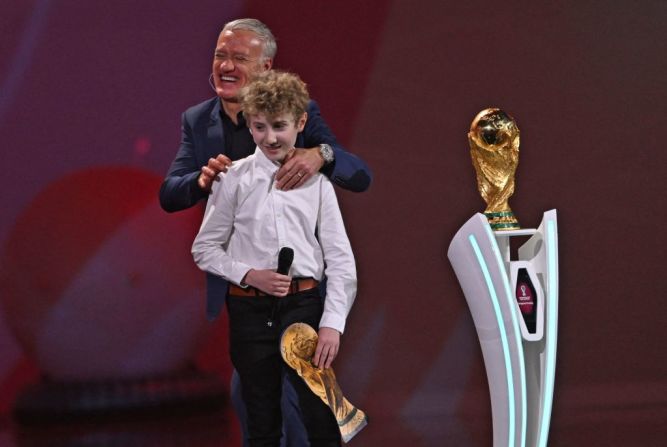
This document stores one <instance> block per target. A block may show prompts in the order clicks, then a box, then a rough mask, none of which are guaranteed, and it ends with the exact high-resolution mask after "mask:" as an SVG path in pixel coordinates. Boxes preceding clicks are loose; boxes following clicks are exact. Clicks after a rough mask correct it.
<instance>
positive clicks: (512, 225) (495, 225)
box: [489, 222, 521, 230]
mask: <svg viewBox="0 0 667 447" xmlns="http://www.w3.org/2000/svg"><path fill="white" fill-rule="evenodd" d="M489 225H490V226H491V228H492V229H494V230H500V229H503V228H504V229H507V228H510V229H518V228H521V227H519V225H517V224H516V223H511V222H509V223H489Z"/></svg>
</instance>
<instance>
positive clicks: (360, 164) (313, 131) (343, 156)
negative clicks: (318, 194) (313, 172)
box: [303, 101, 373, 192]
mask: <svg viewBox="0 0 667 447" xmlns="http://www.w3.org/2000/svg"><path fill="white" fill-rule="evenodd" d="M303 136H304V147H315V146H317V145H319V144H322V143H326V144H329V145H330V146H331V147H332V148H333V151H334V161H333V162H332V163H331V164H329V165H327V166H324V167H323V168H322V170H321V172H322V174H324V175H325V176H327V177H328V178H329V180H331V181H332V182H333V183H334V184H336V185H338V186H340V187H341V188H343V189H347V190H349V191H353V192H363V191H366V190H367V189H368V188H369V186H370V185H371V181H372V179H373V174H372V173H371V170H370V169H369V167H368V166H367V165H366V163H365V162H364V161H363V160H362V159H361V158H359V157H358V156H356V155H354V154H351V153H350V152H348V151H347V149H345V148H344V147H343V146H342V145H341V144H340V143H338V141H337V140H336V137H335V136H334V134H333V132H332V131H331V129H330V128H329V126H328V125H327V123H326V122H325V121H324V118H322V115H321V114H320V108H319V106H318V105H317V103H316V102H315V101H310V103H309V104H308V120H307V121H306V126H305V128H304V130H303Z"/></svg>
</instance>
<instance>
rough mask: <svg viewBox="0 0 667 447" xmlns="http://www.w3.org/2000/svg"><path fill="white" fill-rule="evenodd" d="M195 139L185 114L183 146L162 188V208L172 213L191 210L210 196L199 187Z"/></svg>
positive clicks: (182, 136)
mask: <svg viewBox="0 0 667 447" xmlns="http://www.w3.org/2000/svg"><path fill="white" fill-rule="evenodd" d="M193 138H194V136H193V131H192V126H191V125H190V123H189V122H188V117H187V112H185V113H183V115H182V116H181V146H180V147H179V149H178V153H177V154H176V158H175V159H174V161H172V163H171V166H170V167H169V170H168V171H167V176H166V177H165V179H164V181H163V182H162V186H161V187H160V206H162V209H164V210H165V211H167V212H170V213H171V212H174V211H180V210H184V209H186V208H190V207H191V206H193V205H195V204H196V203H197V202H198V201H199V200H201V199H203V198H205V197H206V196H207V195H208V193H207V192H206V191H203V190H202V189H201V188H200V187H199V185H197V179H198V178H199V172H200V166H199V164H198V163H197V158H196V156H195V145H194V139H193Z"/></svg>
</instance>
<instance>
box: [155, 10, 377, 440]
mask: <svg viewBox="0 0 667 447" xmlns="http://www.w3.org/2000/svg"><path fill="white" fill-rule="evenodd" d="M276 48H277V46H276V41H275V38H274V37H273V35H272V33H271V31H270V30H269V28H268V27H267V26H266V25H264V24H263V23H262V22H260V21H258V20H255V19H239V20H234V21H232V22H229V23H227V24H226V25H225V26H224V28H223V29H222V31H221V33H220V35H219V37H218V41H217V44H216V48H215V53H214V57H213V66H212V75H211V76H212V83H213V87H214V90H215V92H216V95H217V96H216V97H214V98H212V99H209V100H207V101H204V102H202V103H201V104H198V105H195V106H193V107H191V108H190V109H188V110H186V111H185V113H183V116H182V129H181V131H182V136H181V145H180V148H179V150H178V153H177V155H176V158H175V159H174V161H173V162H172V164H171V166H170V168H169V171H168V172H167V176H166V178H165V180H164V182H163V184H162V186H161V188H160V205H161V206H162V208H163V209H164V210H165V211H168V212H174V211H179V210H183V209H186V208H189V207H192V206H194V205H195V204H197V203H198V202H199V201H200V200H202V199H206V198H207V197H208V194H209V192H210V190H211V186H212V184H213V182H214V181H215V180H216V178H217V176H218V174H219V173H220V172H226V170H227V168H228V167H229V166H230V165H231V163H232V162H233V161H234V160H239V159H241V158H244V157H247V156H248V155H250V154H252V153H253V151H254V149H255V143H254V142H253V140H252V138H251V135H250V133H249V132H248V129H247V127H246V124H245V120H244V118H243V116H242V114H241V113H240V104H239V102H238V92H239V90H240V89H241V88H242V87H243V86H244V85H245V84H246V83H247V82H248V80H249V78H251V77H252V76H253V75H254V74H257V73H260V72H263V71H266V70H269V69H271V67H272V65H273V58H274V57H275V54H276ZM306 112H307V114H308V121H307V123H306V125H305V127H304V129H303V131H302V132H300V133H299V134H298V136H297V140H296V144H295V146H296V148H297V149H296V150H295V151H294V152H293V153H292V154H291V158H290V159H289V160H287V161H286V162H285V163H284V164H283V166H282V167H281V168H280V170H279V171H278V173H277V180H278V188H280V189H283V190H290V189H293V188H298V187H299V186H301V185H303V184H304V183H305V182H306V181H308V179H309V178H311V177H312V176H313V175H314V174H315V173H317V172H321V173H322V174H324V175H325V176H327V177H328V178H329V179H330V180H331V181H332V183H334V184H335V185H338V186H340V187H342V188H345V189H348V190H351V191H357V192H361V191H365V190H366V189H367V188H368V187H369V186H370V183H371V173H370V170H369V169H368V167H367V166H366V164H365V163H364V162H363V161H362V160H361V159H359V158H358V157H356V156H354V155H352V154H350V153H348V152H347V151H346V150H345V149H344V148H343V147H341V146H340V145H339V144H338V142H337V141H336V138H335V136H334V135H333V133H332V132H331V130H330V129H329V127H328V126H327V124H326V123H325V121H324V120H323V119H322V117H321V116H320V111H319V108H318V106H317V104H316V103H315V102H314V101H310V103H309V104H308V107H307V110H306ZM227 286H228V285H227V282H226V281H225V280H223V279H222V278H220V277H218V276H214V275H211V274H207V316H208V317H209V318H210V319H213V318H215V317H216V316H217V315H218V314H219V313H220V310H221V308H222V305H223V304H224V300H225V297H226V295H227ZM237 391H238V390H237V389H236V387H234V386H233V387H232V393H236V392H237ZM285 395H286V396H294V394H293V393H290V392H289V390H286V392H285ZM283 404H284V405H286V403H285V402H283ZM287 406H288V407H290V408H291V409H292V412H293V413H294V412H298V409H295V408H293V407H294V406H293V405H292V406H289V405H287ZM242 410H243V409H242V408H238V407H237V411H241V412H242ZM283 410H284V412H285V414H286V416H285V419H286V421H287V423H286V428H287V429H288V432H287V437H288V438H289V439H291V438H292V435H293V432H291V430H289V429H290V427H292V426H290V425H289V421H293V420H295V419H298V418H296V417H295V416H290V414H289V408H284V409H283ZM239 416H240V419H241V420H242V423H243V420H244V418H243V414H242V413H241V414H239ZM297 426H298V425H297ZM298 432H299V430H297V433H298ZM302 432H303V430H301V433H302ZM244 433H245V425H244ZM302 437H303V436H302ZM289 442H290V444H289V445H307V444H305V443H304V444H298V443H297V442H292V441H289Z"/></svg>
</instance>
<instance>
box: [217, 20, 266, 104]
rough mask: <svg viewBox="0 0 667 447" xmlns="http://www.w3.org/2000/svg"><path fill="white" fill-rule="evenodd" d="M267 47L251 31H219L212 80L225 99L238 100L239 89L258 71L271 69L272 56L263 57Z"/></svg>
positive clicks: (218, 93) (219, 93)
mask: <svg viewBox="0 0 667 447" xmlns="http://www.w3.org/2000/svg"><path fill="white" fill-rule="evenodd" d="M263 49H264V46H263V44H262V41H261V40H259V39H258V38H257V35H256V34H255V33H253V32H252V31H247V30H235V31H223V32H222V33H220V37H219V38H218V43H217V44H216V46H215V53H214V55H213V83H214V85H215V92H216V94H217V95H218V96H219V97H220V98H221V99H222V100H223V101H230V102H235V101H236V100H237V99H236V97H237V95H238V91H239V89H240V88H241V87H243V86H244V85H246V83H247V82H248V79H249V78H251V77H252V76H253V74H255V73H259V72H261V71H264V70H268V69H269V68H271V63H272V61H271V59H263V58H262V50H263Z"/></svg>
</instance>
